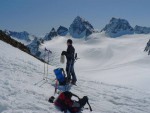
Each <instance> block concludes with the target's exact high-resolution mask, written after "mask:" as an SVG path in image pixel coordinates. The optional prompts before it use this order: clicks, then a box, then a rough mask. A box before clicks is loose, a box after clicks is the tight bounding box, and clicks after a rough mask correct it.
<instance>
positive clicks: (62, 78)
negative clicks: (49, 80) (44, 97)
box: [54, 68, 66, 85]
mask: <svg viewBox="0 0 150 113" xmlns="http://www.w3.org/2000/svg"><path fill="white" fill-rule="evenodd" d="M54 73H55V75H56V79H57V80H58V82H59V85H66V75H65V71H64V69H63V68H57V69H55V70H54Z"/></svg>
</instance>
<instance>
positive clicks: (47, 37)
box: [44, 28, 57, 41]
mask: <svg viewBox="0 0 150 113" xmlns="http://www.w3.org/2000/svg"><path fill="white" fill-rule="evenodd" d="M56 36H57V31H56V30H55V28H52V29H51V31H50V32H49V33H48V34H46V35H45V37H44V40H45V41H48V40H52V38H54V37H56Z"/></svg>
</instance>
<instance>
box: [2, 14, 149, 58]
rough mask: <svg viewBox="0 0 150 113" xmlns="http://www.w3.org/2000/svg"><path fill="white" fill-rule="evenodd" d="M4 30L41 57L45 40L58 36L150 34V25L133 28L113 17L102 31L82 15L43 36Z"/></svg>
mask: <svg viewBox="0 0 150 113" xmlns="http://www.w3.org/2000/svg"><path fill="white" fill-rule="evenodd" d="M3 32H4V33H5V34H6V35H9V36H10V37H11V38H13V39H15V40H16V41H18V42H21V43H22V44H24V45H25V46H26V47H28V48H29V49H30V52H31V54H32V55H34V56H36V57H38V58H40V55H41V53H42V51H40V50H39V46H40V45H41V44H42V43H43V42H44V41H49V40H52V39H53V38H55V37H56V36H71V37H72V38H78V39H80V38H86V37H88V36H89V35H91V34H92V33H100V32H102V33H104V34H105V35H106V36H108V37H111V38H117V37H119V36H122V35H126V34H149V33H150V27H142V26H138V25H136V26H135V27H134V28H133V27H132V26H131V25H130V23H129V22H128V21H127V20H125V19H120V18H114V17H113V18H112V19H111V20H110V21H109V23H108V24H106V26H105V27H104V28H103V29H102V30H101V31H97V30H96V29H94V27H93V26H92V25H91V23H90V22H88V21H87V20H85V19H83V18H81V17H80V16H77V17H76V18H75V19H74V20H73V22H72V23H71V25H70V27H69V28H67V27H64V26H61V25H60V26H59V27H58V28H57V29H56V28H52V29H51V30H50V32H49V33H47V34H46V35H45V36H44V37H42V38H39V37H37V36H35V35H32V34H30V33H28V32H26V31H23V32H16V31H9V30H4V31H3Z"/></svg>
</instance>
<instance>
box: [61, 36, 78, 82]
mask: <svg viewBox="0 0 150 113" xmlns="http://www.w3.org/2000/svg"><path fill="white" fill-rule="evenodd" d="M72 43H73V42H72V40H71V39H68V40H67V46H68V48H67V51H62V53H61V55H65V56H66V58H67V64H66V72H67V82H68V83H69V82H70V80H71V76H72V81H71V83H72V84H73V85H75V84H76V81H77V78H76V74H75V72H74V62H75V48H74V47H73V45H72Z"/></svg>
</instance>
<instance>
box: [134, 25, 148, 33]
mask: <svg viewBox="0 0 150 113" xmlns="http://www.w3.org/2000/svg"><path fill="white" fill-rule="evenodd" d="M134 32H135V33H136V34H149V33H150V27H142V26H138V25H136V26H135V27H134Z"/></svg>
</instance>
